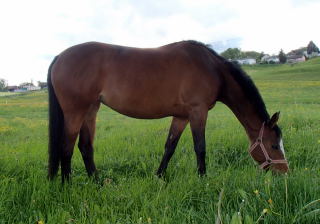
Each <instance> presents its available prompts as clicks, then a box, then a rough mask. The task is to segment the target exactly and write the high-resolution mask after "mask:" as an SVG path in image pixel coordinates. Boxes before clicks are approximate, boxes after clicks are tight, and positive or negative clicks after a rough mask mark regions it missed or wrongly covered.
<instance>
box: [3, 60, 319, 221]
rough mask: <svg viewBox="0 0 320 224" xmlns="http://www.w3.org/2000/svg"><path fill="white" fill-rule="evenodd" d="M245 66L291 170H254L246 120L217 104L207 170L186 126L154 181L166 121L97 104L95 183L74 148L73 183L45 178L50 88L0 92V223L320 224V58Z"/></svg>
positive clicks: (211, 117) (210, 131)
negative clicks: (274, 118)
mask: <svg viewBox="0 0 320 224" xmlns="http://www.w3.org/2000/svg"><path fill="white" fill-rule="evenodd" d="M244 69H245V70H246V71H247V73H248V74H249V75H250V76H251V77H252V78H253V80H254V81H255V83H256V85H257V86H258V88H259V90H260V92H261V95H262V96H263V98H264V100H265V103H266V106H267V109H268V111H269V113H270V114H273V113H274V112H276V111H281V115H280V121H279V126H280V127H281V128H282V132H283V140H284V147H285V149H286V157H287V159H288V161H289V166H290V172H289V173H288V174H287V175H272V174H271V173H269V172H268V173H266V172H263V171H261V170H259V168H258V167H257V165H256V164H255V163H254V161H253V160H252V159H251V157H250V155H249V154H248V151H247V149H248V139H247V136H246V135H245V131H244V129H243V127H242V126H241V125H240V123H239V122H238V121H237V120H236V118H235V116H234V115H233V114H232V113H231V112H230V110H229V109H228V108H227V107H226V106H224V105H223V104H221V103H218V104H217V105H216V106H215V108H213V109H212V110H211V111H210V113H209V118H208V124H207V129H206V141H207V160H206V161H207V176H206V177H204V178H199V177H198V176H197V172H196V159H195V153H194V151H193V144H192V138H191V133H190V128H189V127H188V128H187V129H186V130H185V132H184V134H183V136H182V138H181V139H180V142H179V144H178V147H177V149H176V152H175V155H174V156H173V158H172V160H171V162H170V163H169V167H168V170H167V173H166V177H165V179H159V178H157V177H156V176H155V175H154V174H155V171H156V169H157V168H158V165H159V163H160V160H161V157H162V154H163V150H164V143H165V140H166V137H167V133H168V129H169V126H170V121H171V119H170V118H165V119H159V120H137V119H132V118H128V117H125V116H123V115H120V114H118V113H116V112H114V111H112V110H111V109H109V108H107V107H105V106H102V107H101V109H100V111H99V114H98V121H97V132H96V139H95V144H94V145H95V161H96V166H97V168H98V170H99V175H100V176H99V181H93V180H91V179H89V178H88V177H87V174H86V172H85V168H84V165H83V162H82V159H81V156H80V153H79V150H78V149H77V148H75V153H74V157H73V161H72V166H73V173H72V182H71V183H68V184H65V185H61V182H60V178H58V179H57V180H55V181H53V182H49V181H48V180H47V179H46V174H47V125H48V120H47V93H46V92H45V91H42V92H41V91H40V92H32V93H27V94H20V95H12V96H10V95H8V96H1V97H0V223H1V224H2V223H39V224H43V223H97V224H98V223H119V224H122V223H247V224H251V223H277V224H280V223H320V187H319V186H320V154H319V151H320V125H319V124H320V58H317V59H312V60H309V61H307V62H304V63H300V64H295V65H256V66H245V67H244Z"/></svg>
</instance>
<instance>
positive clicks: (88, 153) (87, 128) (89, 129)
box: [78, 102, 100, 176]
mask: <svg viewBox="0 0 320 224" xmlns="http://www.w3.org/2000/svg"><path fill="white" fill-rule="evenodd" d="M99 107H100V102H99V103H97V104H95V105H92V106H91V108H90V110H89V112H88V113H87V115H86V117H85V120H84V122H83V124H82V126H81V130H80V137H79V143H78V147H79V149H80V152H81V154H82V158H83V162H84V164H85V167H86V170H87V173H88V175H89V176H92V175H93V174H95V173H96V166H95V164H94V159H93V141H94V134H95V128H96V116H97V112H98V110H99Z"/></svg>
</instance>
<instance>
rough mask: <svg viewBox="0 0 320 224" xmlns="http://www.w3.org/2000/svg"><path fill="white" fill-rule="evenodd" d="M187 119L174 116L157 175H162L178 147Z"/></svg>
mask: <svg viewBox="0 0 320 224" xmlns="http://www.w3.org/2000/svg"><path fill="white" fill-rule="evenodd" d="M188 122H189V121H188V120H187V119H183V118H177V117H173V119H172V122H171V127H170V130H169V134H168V137H167V141H166V144H165V152H164V155H163V157H162V161H161V163H160V166H159V169H158V171H157V175H158V176H159V177H161V176H162V175H163V174H164V172H165V171H166V169H167V166H168V163H169V161H170V159H171V157H172V155H173V153H174V151H175V149H176V147H177V144H178V141H179V139H180V136H181V134H182V132H183V130H184V129H185V127H186V125H187V124H188Z"/></svg>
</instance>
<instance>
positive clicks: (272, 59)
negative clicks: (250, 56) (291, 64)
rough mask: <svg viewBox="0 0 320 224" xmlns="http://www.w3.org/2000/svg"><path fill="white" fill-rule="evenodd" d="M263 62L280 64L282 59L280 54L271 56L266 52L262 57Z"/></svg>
mask: <svg viewBox="0 0 320 224" xmlns="http://www.w3.org/2000/svg"><path fill="white" fill-rule="evenodd" d="M261 62H262V63H267V64H278V63H280V60H279V57H278V56H275V55H272V56H270V55H268V54H266V55H264V56H263V57H262V58H261Z"/></svg>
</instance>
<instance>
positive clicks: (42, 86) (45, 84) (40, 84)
mask: <svg viewBox="0 0 320 224" xmlns="http://www.w3.org/2000/svg"><path fill="white" fill-rule="evenodd" d="M38 86H39V87H40V88H41V89H43V88H46V87H47V83H46V82H41V81H38Z"/></svg>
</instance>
